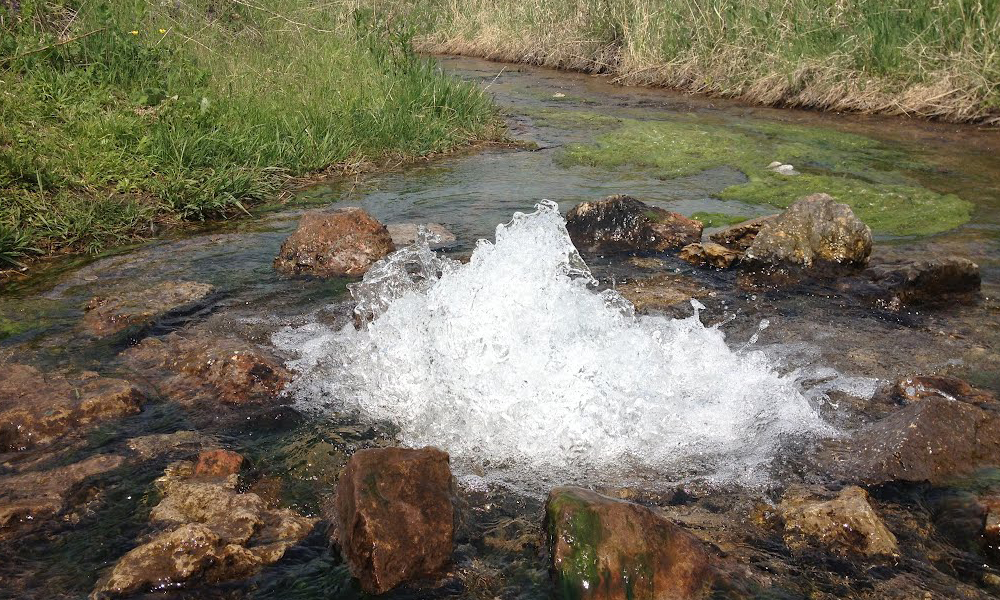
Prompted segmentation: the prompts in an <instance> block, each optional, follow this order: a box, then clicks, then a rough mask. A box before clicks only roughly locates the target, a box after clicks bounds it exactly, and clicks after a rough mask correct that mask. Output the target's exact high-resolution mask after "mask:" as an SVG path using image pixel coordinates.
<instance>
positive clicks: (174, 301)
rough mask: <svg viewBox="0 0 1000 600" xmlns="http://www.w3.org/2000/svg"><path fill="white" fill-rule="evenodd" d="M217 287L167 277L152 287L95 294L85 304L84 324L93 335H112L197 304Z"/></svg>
mask: <svg viewBox="0 0 1000 600" xmlns="http://www.w3.org/2000/svg"><path fill="white" fill-rule="evenodd" d="M214 291H215V288H214V287H212V286H211V285H209V284H207V283H197V282H193V281H166V282H164V283H160V284H157V285H154V286H152V287H145V288H141V289H137V290H122V291H119V292H117V293H115V294H112V295H108V296H96V297H94V298H92V299H91V300H90V302H89V303H88V304H87V306H86V309H85V310H86V313H85V314H84V316H83V322H82V325H83V328H84V329H85V330H86V331H87V332H88V333H91V334H93V335H96V336H102V337H103V336H107V335H111V334H113V333H118V332H119V331H122V330H123V329H127V328H128V327H132V326H141V325H148V324H150V323H151V322H153V321H154V320H156V319H157V318H160V317H162V316H164V315H166V314H168V313H171V312H176V311H181V310H185V309H188V308H190V307H192V306H196V305H197V303H198V302H199V301H201V300H204V299H205V298H206V297H207V296H209V295H210V294H211V293H212V292H214Z"/></svg>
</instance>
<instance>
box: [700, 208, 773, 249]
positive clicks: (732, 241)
mask: <svg viewBox="0 0 1000 600" xmlns="http://www.w3.org/2000/svg"><path fill="white" fill-rule="evenodd" d="M777 216H778V215H769V216H766V217H757V218H755V219H750V220H749V221H743V222H742V223H737V224H735V225H731V226H729V227H726V228H725V229H723V230H721V231H716V232H715V233H713V234H712V235H710V236H709V239H711V240H712V241H713V242H715V243H716V244H719V245H720V246H725V247H726V248H729V249H730V250H735V251H736V252H740V253H743V252H746V251H747V248H749V247H750V245H751V244H753V240H754V238H756V237H757V234H758V233H760V229H761V227H763V226H764V224H765V223H768V222H770V221H773V220H774V219H775V218H777Z"/></svg>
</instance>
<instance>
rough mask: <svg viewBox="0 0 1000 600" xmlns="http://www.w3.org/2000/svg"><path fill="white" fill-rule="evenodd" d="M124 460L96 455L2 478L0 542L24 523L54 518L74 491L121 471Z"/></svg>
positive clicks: (62, 509) (113, 456)
mask: <svg viewBox="0 0 1000 600" xmlns="http://www.w3.org/2000/svg"><path fill="white" fill-rule="evenodd" d="M123 460H124V459H122V457H120V456H115V455H112V454H100V455H97V456H92V457H90V458H88V459H86V460H82V461H80V462H77V463H73V464H71V465H67V466H65V467H59V468H56V469H50V470H47V471H34V472H28V473H18V474H17V475H8V476H6V477H0V539H3V538H5V537H8V536H9V535H11V534H13V533H15V532H16V531H18V529H19V526H21V525H23V524H34V523H38V522H40V521H42V520H44V519H50V518H53V517H55V516H57V515H59V514H60V513H62V512H63V511H64V510H66V508H67V506H66V503H67V499H68V497H69V495H70V492H71V491H72V490H73V489H74V488H75V487H76V486H77V485H79V484H81V483H82V482H83V481H84V480H86V479H87V478H89V477H93V476H94V475H99V474H101V473H106V472H108V471H111V470H113V469H116V468H118V467H119V466H120V465H121V464H122V462H123Z"/></svg>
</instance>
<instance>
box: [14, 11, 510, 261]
mask: <svg viewBox="0 0 1000 600" xmlns="http://www.w3.org/2000/svg"><path fill="white" fill-rule="evenodd" d="M0 32H2V34H0V82H2V83H0V266H2V264H3V263H6V264H8V265H13V264H17V263H19V262H23V260H24V259H25V258H26V257H27V256H29V255H31V254H35V253H46V252H53V251H61V250H74V251H76V250H83V251H98V250H100V249H102V248H104V247H106V246H107V245H110V244H116V243H122V242H125V241H128V240H130V239H134V238H135V237H137V236H142V235H145V234H147V233H148V232H149V231H150V230H152V229H153V228H155V227H156V226H157V225H158V224H162V223H164V222H167V223H170V222H176V221H178V220H203V219H217V218H224V217H228V216H231V215H234V214H238V213H242V212H245V211H247V209H248V208H249V207H250V206H251V205H253V204H255V203H258V202H260V201H262V200H264V199H267V198H271V197H273V196H274V195H275V194H276V193H278V192H279V191H280V190H282V189H283V188H284V187H285V186H286V185H287V184H288V182H289V180H290V179H292V178H296V177H301V176H306V175H309V174H314V173H317V172H321V171H324V170H327V169H351V168H357V167H359V166H361V165H364V164H367V163H371V162H372V161H381V160H386V159H389V158H394V157H395V158H400V159H403V158H407V157H414V156H422V155H427V154H430V153H435V152H441V151H446V150H448V149H451V148H454V147H455V146H457V145H460V144H464V143H468V142H470V141H473V140H480V139H485V138H490V137H494V136H497V135H499V133H498V129H497V128H496V127H495V122H496V118H495V114H494V111H493V108H492V107H491V105H490V103H489V101H488V99H487V98H486V97H485V96H484V95H483V94H482V92H481V91H479V90H478V89H477V88H475V87H473V86H471V85H467V84H464V83H461V82H458V81H455V80H453V79H450V78H448V77H446V76H444V75H442V74H441V73H440V72H439V71H438V70H437V69H436V68H435V67H434V65H433V64H432V63H430V62H428V61H426V60H424V59H422V58H420V57H418V56H417V55H416V54H415V53H414V52H413V49H412V47H411V46H410V39H411V37H412V34H411V33H409V30H408V28H405V27H399V26H396V27H394V26H390V25H388V24H387V23H386V22H384V21H382V20H379V19H376V18H372V17H370V16H367V15H366V14H363V13H358V14H357V15H355V14H353V13H351V12H349V11H348V10H347V9H344V8H343V7H341V6H337V5H331V4H327V3H322V2H319V1H316V0H246V1H244V0H176V1H171V2H160V1H158V0H116V1H107V0H105V1H101V0H60V1H58V2H55V1H53V2H43V1H41V0H22V2H21V4H20V7H19V8H17V9H15V8H13V7H12V6H11V4H10V3H7V2H0Z"/></svg>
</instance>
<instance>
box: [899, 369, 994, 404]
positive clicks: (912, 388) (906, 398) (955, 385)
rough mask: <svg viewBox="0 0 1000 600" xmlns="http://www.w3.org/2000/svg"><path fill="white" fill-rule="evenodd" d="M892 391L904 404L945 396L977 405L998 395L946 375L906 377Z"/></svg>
mask: <svg viewBox="0 0 1000 600" xmlns="http://www.w3.org/2000/svg"><path fill="white" fill-rule="evenodd" d="M892 393H893V396H894V397H895V398H896V399H897V400H899V401H900V402H903V403H904V404H910V403H913V402H919V401H921V400H923V399H925V398H932V397H943V398H947V399H949V400H958V401H961V402H968V403H970V404H975V405H977V406H982V405H984V404H989V403H993V402H996V396H995V395H994V394H993V393H992V392H988V391H986V390H980V389H978V388H974V387H972V385H971V384H969V382H967V381H963V380H961V379H958V378H957V377H947V376H945V375H913V376H910V377H904V378H902V379H900V380H898V381H897V382H896V383H895V384H894V385H893V390H892Z"/></svg>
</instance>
